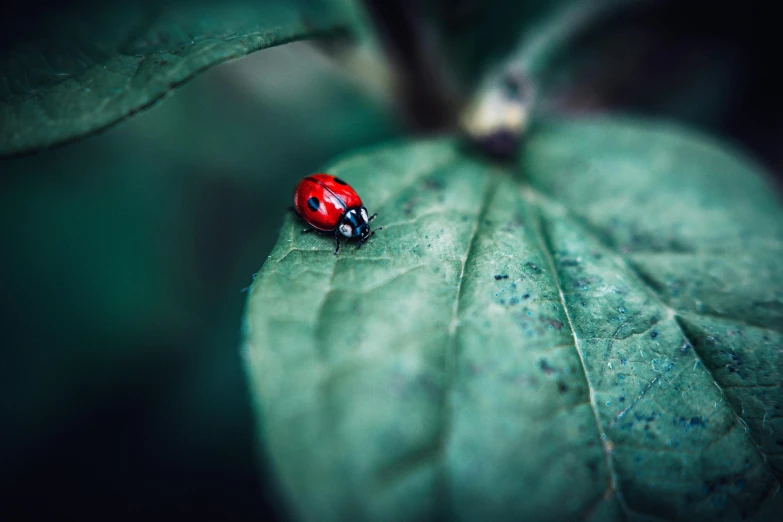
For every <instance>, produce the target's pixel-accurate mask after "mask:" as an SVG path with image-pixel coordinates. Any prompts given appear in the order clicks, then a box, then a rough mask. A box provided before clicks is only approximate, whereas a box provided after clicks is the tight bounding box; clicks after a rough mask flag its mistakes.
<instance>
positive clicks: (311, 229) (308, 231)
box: [302, 227, 315, 234]
mask: <svg viewBox="0 0 783 522" xmlns="http://www.w3.org/2000/svg"><path fill="white" fill-rule="evenodd" d="M313 230H315V229H314V228H313V227H310V228H306V229H304V230H302V234H309V233H310V232H312V231H313Z"/></svg>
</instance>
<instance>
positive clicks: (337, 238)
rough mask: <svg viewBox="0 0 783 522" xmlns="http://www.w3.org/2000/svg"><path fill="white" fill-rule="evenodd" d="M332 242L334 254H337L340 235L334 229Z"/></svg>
mask: <svg viewBox="0 0 783 522" xmlns="http://www.w3.org/2000/svg"><path fill="white" fill-rule="evenodd" d="M334 243H335V245H336V246H335V247H334V255H337V252H339V251H340V236H338V235H337V231H336V230H335V232H334Z"/></svg>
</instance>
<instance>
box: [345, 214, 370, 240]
mask: <svg viewBox="0 0 783 522" xmlns="http://www.w3.org/2000/svg"><path fill="white" fill-rule="evenodd" d="M340 233H341V234H342V235H344V236H345V237H347V238H353V239H363V238H365V237H367V236H368V235H369V234H370V220H369V218H368V216H367V209H366V208H364V207H359V208H352V209H350V210H349V211H348V212H346V213H345V215H344V216H343V220H342V221H341V222H340Z"/></svg>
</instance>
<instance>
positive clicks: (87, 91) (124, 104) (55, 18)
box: [0, 0, 347, 157]
mask: <svg viewBox="0 0 783 522" xmlns="http://www.w3.org/2000/svg"><path fill="white" fill-rule="evenodd" d="M340 5H341V3H340V2H336V1H329V0H253V1H250V0H232V1H228V2H210V1H207V0H201V1H198V2H195V3H194V2H185V1H183V0H168V1H166V2H151V1H146V2H132V3H130V4H128V3H117V2H113V3H112V2H109V3H96V4H95V6H92V7H85V6H83V5H79V4H76V5H75V6H74V7H73V8H72V9H70V10H68V9H63V8H52V9H51V10H49V9H44V8H41V9H40V10H39V11H40V12H41V13H46V14H45V15H44V16H43V17H42V19H41V20H37V22H36V23H33V24H30V23H29V20H28V18H26V17H22V16H20V17H19V18H18V19H15V18H13V17H11V18H8V17H6V19H5V20H3V23H2V24H1V25H0V29H2V30H3V34H2V39H3V40H5V41H10V42H7V43H6V44H5V45H4V46H2V47H0V63H2V64H3V68H2V73H0V157H1V156H7V155H11V154H16V153H25V152H30V151H33V150H36V149H40V148H45V147H49V146H52V145H56V144H60V143H63V142H65V141H68V140H71V139H74V138H78V137H80V136H83V135H85V134H89V133H91V132H95V131H98V130H101V129H104V128H106V127H108V126H110V125H112V124H114V123H116V122H118V121H120V120H122V119H123V118H126V117H128V116H130V115H131V114H133V113H135V112H137V111H139V110H141V109H144V108H147V107H149V106H150V105H152V104H154V103H155V102H156V101H158V100H160V99H161V98H162V97H163V96H165V95H166V94H167V93H169V92H170V91H171V90H172V89H174V88H175V87H177V86H178V85H180V84H182V83H183V82H185V81H187V80H189V79H190V78H192V77H193V76H194V75H195V74H197V73H198V72H200V71H203V70H204V69H206V68H208V67H210V66H212V65H215V64H217V63H220V62H224V61H226V60H229V59H232V58H238V57H241V56H244V55H246V54H248V53H251V52H253V51H257V50H259V49H265V48H267V47H272V46H275V45H280V44H283V43H287V42H291V41H294V40H301V39H304V38H308V37H312V36H317V35H320V34H324V33H327V32H333V31H337V30H340V29H344V28H345V25H346V23H347V15H346V12H345V9H342V8H340ZM36 14H38V13H36Z"/></svg>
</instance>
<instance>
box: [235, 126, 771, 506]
mask: <svg viewBox="0 0 783 522" xmlns="http://www.w3.org/2000/svg"><path fill="white" fill-rule="evenodd" d="M327 170H329V171H330V172H333V173H335V174H339V175H340V176H341V177H342V178H344V179H345V180H347V181H349V182H350V183H352V184H353V185H354V186H355V187H356V188H357V189H358V191H359V192H360V194H362V195H363V197H364V198H365V203H366V204H367V205H368V206H369V207H370V210H371V211H378V212H379V213H380V215H379V218H378V220H377V221H378V224H379V225H382V226H383V228H384V229H383V230H382V231H381V232H379V233H378V234H376V236H375V237H374V238H372V239H371V240H370V242H369V243H368V244H367V245H366V246H364V247H362V249H361V250H356V249H354V248H350V247H346V248H345V249H344V250H343V251H342V252H341V253H340V254H339V255H338V256H334V255H332V247H333V245H332V241H331V240H330V239H329V238H325V237H318V236H313V235H301V234H300V233H299V230H300V228H301V227H302V224H301V223H300V222H299V221H298V220H296V219H295V218H293V217H289V218H288V221H287V222H286V224H285V225H284V227H283V230H282V235H281V239H280V241H279V242H278V245H277V246H276V248H275V249H274V251H273V252H272V255H271V256H270V258H269V259H268V260H267V261H266V263H265V264H264V267H263V268H262V270H261V271H260V272H259V274H258V275H257V277H256V279H255V283H254V285H253V288H252V292H251V295H250V297H249V301H248V306H247V311H246V318H245V320H246V345H245V347H244V355H245V358H246V366H247V371H248V374H249V378H250V381H251V386H252V391H253V395H254V397H255V400H256V407H257V413H258V418H259V429H260V440H261V444H262V446H263V449H264V452H265V454H266V455H267V456H268V458H269V462H270V464H271V468H272V470H273V471H274V473H275V474H276V476H277V477H278V478H279V482H280V484H281V489H282V492H283V493H284V494H285V495H286V497H287V498H288V500H289V505H290V506H291V507H292V509H293V512H294V513H295V514H296V515H297V516H298V517H300V518H302V519H305V520H350V519H372V520H427V519H431V518H432V517H433V516H434V515H436V514H439V515H441V516H445V517H446V518H448V519H460V520H462V519H464V520H624V519H643V520H651V519H667V520H668V519H674V520H739V519H746V518H747V519H756V520H770V517H771V516H772V515H771V514H772V513H775V512H777V513H780V512H781V510H783V494H780V493H779V489H780V480H781V479H782V478H783V393H781V388H780V385H781V373H783V334H782V333H781V331H783V263H781V261H780V259H781V255H782V254H783V211H781V207H780V206H779V204H778V202H777V201H776V200H775V198H774V196H772V195H771V193H770V191H769V189H768V187H767V186H766V184H765V182H764V180H763V179H762V177H761V176H760V175H759V173H758V172H757V171H756V169H755V168H754V167H753V166H752V165H750V164H749V163H748V162H747V161H746V160H743V159H741V158H739V157H738V156H737V155H735V154H733V153H728V152H725V151H722V150H720V148H718V147H716V146H715V145H712V144H710V143H708V142H707V141H705V140H704V139H703V138H701V137H699V136H695V135H693V134H691V133H689V132H687V131H684V130H681V129H677V128H673V127H670V126H666V125H657V124H651V123H641V122H634V121H616V120H595V121H582V122H579V121H577V122H548V123H543V124H541V126H540V127H539V128H538V129H535V130H534V131H533V134H532V136H531V137H530V139H529V140H528V142H527V143H526V145H525V146H524V149H523V150H522V153H521V159H520V162H519V164H518V165H516V166H514V167H512V168H510V167H502V166H493V165H490V164H487V163H483V162H481V160H479V159H477V158H472V157H470V156H469V155H468V154H467V153H466V152H464V151H463V150H462V149H461V147H460V146H459V145H458V144H456V143H455V142H453V141H451V140H449V139H441V140H433V141H422V142H402V143H395V144H391V145H386V146H382V147H380V148H377V149H375V150H371V151H364V152H361V153H357V154H355V155H354V156H351V157H349V158H346V159H343V160H342V161H339V162H337V163H335V164H333V165H332V166H330V167H329V168H328V169H327Z"/></svg>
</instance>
